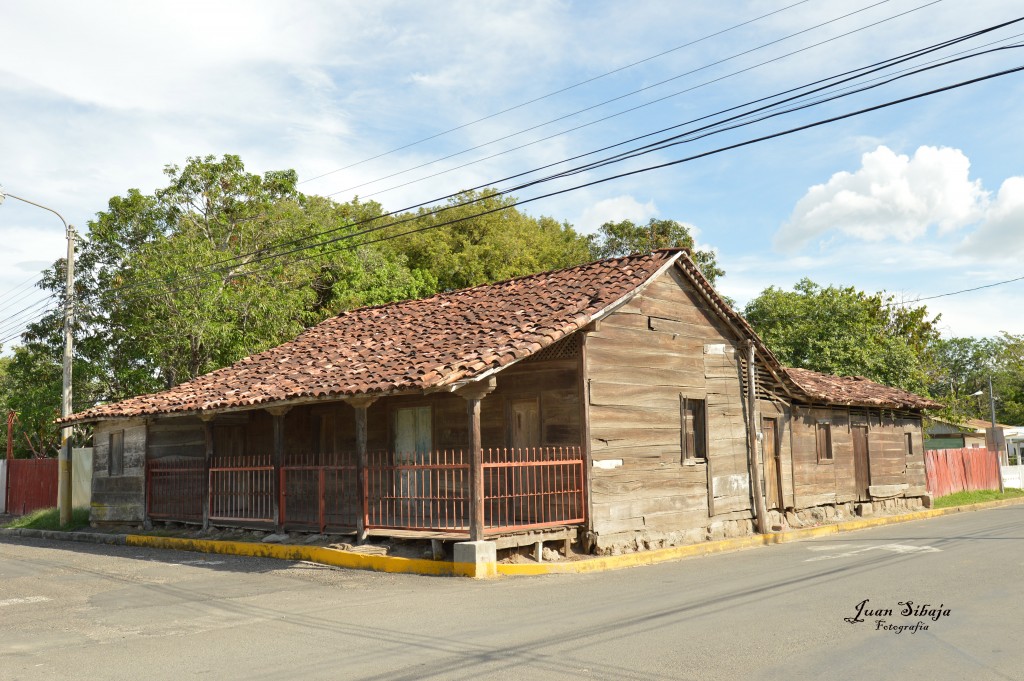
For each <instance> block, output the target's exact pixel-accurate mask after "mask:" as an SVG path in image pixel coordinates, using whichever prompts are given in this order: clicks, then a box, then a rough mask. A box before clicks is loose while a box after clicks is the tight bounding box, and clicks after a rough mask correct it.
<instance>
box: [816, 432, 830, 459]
mask: <svg viewBox="0 0 1024 681" xmlns="http://www.w3.org/2000/svg"><path fill="white" fill-rule="evenodd" d="M817 449H818V462H819V463H820V462H822V461H831V460H832V424H831V423H819V424H818V445H817Z"/></svg>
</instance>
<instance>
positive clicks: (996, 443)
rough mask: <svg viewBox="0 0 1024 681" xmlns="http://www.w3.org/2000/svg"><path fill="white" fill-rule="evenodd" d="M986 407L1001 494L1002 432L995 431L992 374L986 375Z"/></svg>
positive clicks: (994, 399)
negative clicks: (989, 418) (989, 419)
mask: <svg viewBox="0 0 1024 681" xmlns="http://www.w3.org/2000/svg"><path fill="white" fill-rule="evenodd" d="M988 409H989V415H990V416H991V418H992V437H991V440H992V449H994V450H996V467H997V468H998V469H999V493H1000V494H1002V493H1003V492H1005V491H1006V489H1005V488H1004V487H1003V452H1002V449H1001V447H1002V442H1001V441H1000V440H1002V438H1001V437H1000V435H1002V433H1001V432H997V431H996V394H995V393H994V392H993V391H992V374H989V375H988Z"/></svg>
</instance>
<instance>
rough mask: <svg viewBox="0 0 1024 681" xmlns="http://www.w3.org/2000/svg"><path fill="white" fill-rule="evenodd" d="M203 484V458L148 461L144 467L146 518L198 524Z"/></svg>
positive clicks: (205, 479) (204, 474) (203, 489)
mask: <svg viewBox="0 0 1024 681" xmlns="http://www.w3.org/2000/svg"><path fill="white" fill-rule="evenodd" d="M206 482H207V478H206V462H205V461H204V460H203V459H195V458H190V459H151V460H150V461H148V462H147V464H146V507H147V513H148V514H149V517H150V518H156V519H158V520H181V521H185V522H195V521H201V520H202V519H203V503H204V501H205V499H206Z"/></svg>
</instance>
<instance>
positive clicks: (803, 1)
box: [299, 0, 810, 184]
mask: <svg viewBox="0 0 1024 681" xmlns="http://www.w3.org/2000/svg"><path fill="white" fill-rule="evenodd" d="M807 2H810V0H800V1H799V2H795V3H793V4H791V5H786V6H785V7H781V8H779V9H777V10H774V11H772V12H768V13H767V14H762V15H760V16H757V17H754V18H753V19H748V20H747V21H744V22H741V23H739V24H734V25H732V26H730V27H728V28H725V29H722V30H720V31H716V32H714V33H709V34H708V35H706V36H704V37H702V38H698V39H696V40H691V41H690V42H688V43H684V44H682V45H677V46H676V47H673V48H670V49H668V50H664V51H662V52H659V53H657V54H654V55H651V56H649V57H644V58H643V59H640V60H637V61H635V62H632V63H629V64H626V65H625V66H620V67H618V68H615V69H612V70H611V71H606V72H605V73H602V74H599V75H597V76H593V77H591V78H587V79H586V80H582V81H580V82H578V83H573V84H572V85H567V86H565V87H563V88H560V89H558V90H554V91H552V92H549V93H547V94H545V95H541V96H540V97H534V98H533V99H530V100H527V101H525V102H521V103H519V104H516V105H514V106H510V107H508V108H506V109H502V110H501V111H496V112H494V113H492V114H488V115H486V116H484V117H482V118H477V119H476V120H473V121H469V122H468V123H463V124H462V125H458V126H456V127H454V128H449V129H448V130H444V131H442V132H439V133H435V134H433V135H430V136H429V137H424V138H422V139H419V140H416V141H415V142H410V143H408V144H404V145H402V146H400V147H395V148H394V149H391V150H389V151H385V152H382V153H380V154H377V155H376V156H371V157H369V158H364V159H363V160H362V161H356V162H355V163H350V164H349V165H347V166H344V167H342V168H336V169H334V170H331V171H328V172H326V173H321V174H320V175H315V176H314V177H310V178H308V179H305V180H303V181H302V182H300V183H299V184H305V183H306V182H312V181H313V180H319V179H320V178H322V177H327V176H328V175H333V174H334V173H338V172H341V171H342V170H348V169H349V168H354V167H356V166H358V165H362V164H363V163H368V162H370V161H375V160H377V159H379V158H383V157H385V156H389V155H390V154H393V153H395V152H397V151H402V150H403V149H408V148H410V147H414V146H416V145H418V144H422V143H423V142H428V141H430V140H432V139H437V138H438V137H442V136H444V135H447V134H449V133H452V132H456V131H457V130H462V129H464V128H468V127H469V126H471V125H476V124H477V123H482V122H483V121H486V120H490V119H491V118H495V117H497V116H500V115H502V114H506V113H508V112H510V111H515V110H516V109H521V108H523V107H525V106H529V105H530V104H535V103H537V102H539V101H542V100H544V99H547V98H549V97H554V96H555V95H560V94H562V93H563V92H568V91H569V90H573V89H575V88H578V87H581V86H583V85H587V84H588V83H593V82H594V81H597V80H600V79H601V78H606V77H607V76H611V75H614V74H616V73H620V72H622V71H625V70H626V69H631V68H633V67H634V66H639V65H640V64H644V63H646V62H649V61H651V60H653V59H657V58H659V57H664V56H665V55H667V54H671V53H673V52H677V51H679V50H682V49H684V48H687V47H691V46H693V45H696V44H698V43H701V42H704V41H705V40H710V39H711V38H715V37H717V36H720V35H723V34H725V33H728V32H730V31H734V30H736V29H737V28H742V27H743V26H747V25H749V24H752V23H754V22H757V21H760V20H761V19H766V18H768V17H770V16H774V15H776V14H779V13H781V12H785V11H786V10H788V9H792V8H793V7H797V6H799V5H803V4H806V3H807Z"/></svg>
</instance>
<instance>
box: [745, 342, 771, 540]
mask: <svg viewBox="0 0 1024 681" xmlns="http://www.w3.org/2000/svg"><path fill="white" fill-rule="evenodd" d="M755 359H756V358H755V356H754V341H752V340H750V341H747V447H748V448H749V450H750V459H749V465H750V486H751V487H752V488H753V492H754V512H755V513H756V514H757V518H756V520H757V533H758V534H768V519H767V518H765V506H766V505H767V504H765V502H764V493H763V492H762V491H761V462H760V461H759V457H758V456H757V441H758V437H757V434H758V428H757V411H756V409H757V401H756V400H757V396H756V395H755V393H754V384H755V382H756V381H757V375H756V373H755V367H754V360H755Z"/></svg>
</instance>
